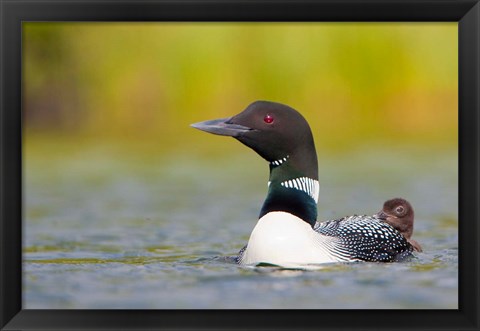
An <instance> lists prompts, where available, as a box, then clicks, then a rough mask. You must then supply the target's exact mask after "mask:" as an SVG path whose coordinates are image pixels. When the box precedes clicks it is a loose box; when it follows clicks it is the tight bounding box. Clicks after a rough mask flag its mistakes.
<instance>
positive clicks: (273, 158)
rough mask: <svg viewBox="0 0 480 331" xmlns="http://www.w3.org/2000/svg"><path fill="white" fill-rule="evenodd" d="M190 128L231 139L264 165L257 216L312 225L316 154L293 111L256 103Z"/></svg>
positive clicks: (304, 123)
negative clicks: (265, 187)
mask: <svg viewBox="0 0 480 331" xmlns="http://www.w3.org/2000/svg"><path fill="white" fill-rule="evenodd" d="M191 126H192V127H194V128H196V129H199V130H202V131H205V132H209V133H213V134H217V135H222V136H231V137H233V138H235V139H237V140H238V141H240V142H241V143H243V144H244V145H246V146H248V147H250V148H251V149H253V150H254V151H255V152H257V153H258V154H259V155H260V156H261V157H262V158H264V159H265V160H267V161H268V162H269V163H270V181H269V193H268V196H267V199H266V200H265V203H264V205H263V207H262V211H261V213H260V216H263V215H265V214H266V213H268V212H271V211H287V212H290V213H293V214H295V215H296V216H298V217H300V218H302V219H303V220H305V221H306V222H308V223H310V224H311V225H312V226H313V224H314V223H315V220H316V216H317V207H316V204H317V200H318V163H317V154H316V151H315V144H314V141H313V135H312V132H311V130H310V126H309V125H308V123H307V121H306V120H305V118H304V117H303V116H302V115H301V114H300V113H299V112H298V111H296V110H295V109H293V108H291V107H289V106H287V105H284V104H281V103H276V102H270V101H256V102H253V103H252V104H250V105H249V106H248V107H247V108H246V109H245V110H243V111H242V112H241V113H239V114H237V115H235V116H232V117H228V118H221V119H215V120H209V121H204V122H199V123H195V124H192V125H191Z"/></svg>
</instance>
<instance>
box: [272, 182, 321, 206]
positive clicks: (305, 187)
mask: <svg viewBox="0 0 480 331" xmlns="http://www.w3.org/2000/svg"><path fill="white" fill-rule="evenodd" d="M280 185H282V186H283V187H287V188H293V189H296V190H300V191H303V192H305V193H307V194H308V195H309V196H310V197H311V198H312V199H313V200H315V202H316V203H318V195H319V192H320V185H319V183H318V180H315V179H311V178H308V177H299V178H294V179H289V180H286V181H284V182H281V183H280Z"/></svg>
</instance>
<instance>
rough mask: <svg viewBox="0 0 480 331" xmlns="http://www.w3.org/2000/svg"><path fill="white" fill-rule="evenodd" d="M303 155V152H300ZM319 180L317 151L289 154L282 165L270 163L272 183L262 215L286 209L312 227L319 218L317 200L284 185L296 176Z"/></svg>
mask: <svg viewBox="0 0 480 331" xmlns="http://www.w3.org/2000/svg"><path fill="white" fill-rule="evenodd" d="M300 155H302V154H300ZM304 177H306V178H310V179H312V180H318V167H317V157H316V154H315V152H313V157H312V154H310V156H308V155H305V154H303V155H302V157H296V156H295V155H289V156H288V158H287V161H285V162H282V163H281V164H280V165H276V164H275V163H273V162H272V163H270V184H269V189H268V194H267V198H266V199H265V202H264V203H263V207H262V210H261V212H260V217H262V216H264V215H265V214H267V213H269V212H272V211H284V212H287V213H290V214H293V215H295V216H297V217H299V218H301V219H302V220H304V221H305V222H307V223H309V224H310V225H311V226H312V227H313V225H314V224H315V221H316V219H317V202H316V201H315V200H314V199H313V198H312V197H311V195H309V194H308V193H306V192H304V191H303V190H299V189H296V188H290V187H286V186H285V185H282V183H285V182H286V181H288V180H292V179H296V178H304Z"/></svg>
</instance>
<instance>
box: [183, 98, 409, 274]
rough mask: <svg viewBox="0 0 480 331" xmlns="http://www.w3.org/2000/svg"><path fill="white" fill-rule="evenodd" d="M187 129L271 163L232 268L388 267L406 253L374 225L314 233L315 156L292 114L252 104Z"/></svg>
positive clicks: (360, 222)
mask: <svg viewBox="0 0 480 331" xmlns="http://www.w3.org/2000/svg"><path fill="white" fill-rule="evenodd" d="M191 126H192V127H194V128H196V129H199V130H202V131H206V132H209V133H213V134H217V135H223V136H231V137H234V138H235V139H237V140H238V141H240V142H241V143H243V144H244V145H246V146H248V147H250V148H251V149H253V150H254V151H255V152H257V153H258V154H259V155H260V156H261V157H262V158H264V159H265V160H267V161H268V162H269V166H270V178H269V182H268V194H267V197H266V199H265V202H264V203H263V206H262V208H261V211H260V215H259V219H258V222H257V224H256V226H255V227H254V229H253V231H252V233H251V235H250V238H249V241H248V244H247V245H246V247H244V248H243V249H242V250H241V251H240V253H239V255H238V258H237V262H238V263H240V264H248V265H257V264H260V263H268V264H274V265H280V266H284V267H289V266H298V265H306V264H319V263H332V262H346V261H394V260H396V259H397V257H399V256H403V255H405V254H409V252H410V251H411V246H410V245H409V244H408V242H407V241H406V239H405V238H404V237H403V236H402V235H401V234H400V233H398V231H396V230H394V229H393V228H392V227H391V226H389V225H388V224H386V223H384V222H382V221H380V220H379V219H378V218H374V217H358V216H352V217H350V218H348V219H346V220H344V221H332V222H331V223H329V224H327V225H326V224H323V225H321V226H320V227H315V225H316V219H317V203H318V194H319V183H318V163H317V154H316V151H315V144H314V141H313V136H312V132H311V130H310V126H309V125H308V123H307V121H306V120H305V118H304V117H303V116H302V115H301V114H300V113H299V112H297V111H296V110H295V109H293V108H291V107H289V106H287V105H283V104H280V103H275V102H269V101H256V102H254V103H252V104H250V105H249V106H248V107H247V108H246V109H245V110H244V111H242V112H241V113H239V114H238V115H235V116H233V117H229V118H222V119H216V120H209V121H204V122H199V123H195V124H192V125H191Z"/></svg>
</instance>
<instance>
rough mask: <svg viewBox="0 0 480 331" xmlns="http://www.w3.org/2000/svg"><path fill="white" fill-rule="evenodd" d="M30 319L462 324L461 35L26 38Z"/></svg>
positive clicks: (258, 28) (324, 27)
mask: <svg viewBox="0 0 480 331" xmlns="http://www.w3.org/2000/svg"><path fill="white" fill-rule="evenodd" d="M22 123H23V127H22V131H23V138H22V142H23V143H22V167H23V169H22V171H23V178H22V179H23V184H22V185H23V186H22V190H23V192H22V193H23V202H22V206H23V220H22V222H23V225H22V228H23V231H22V235H23V238H22V240H23V245H22V247H23V252H22V254H23V277H22V282H23V284H22V285H23V288H22V294H23V298H22V305H23V309H458V286H459V284H458V24H457V23H454V22H447V23H334V22H332V23H311V22H308V23H307V22H289V23H240V22H239V23H223V22H222V23H217V22H212V23H208V22H188V23H184V22H178V23H177V22H175V23H174V22H170V23H168V22H155V23H91V22H26V23H23V26H22Z"/></svg>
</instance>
